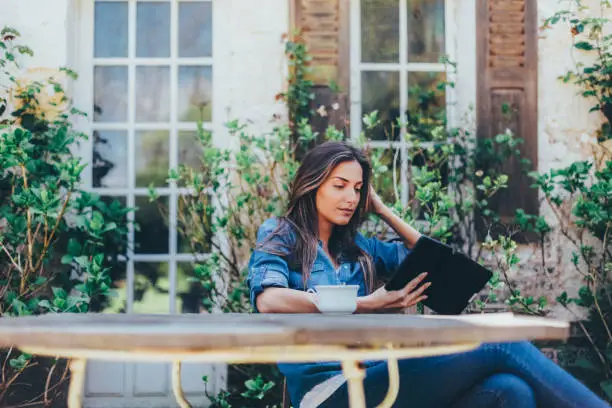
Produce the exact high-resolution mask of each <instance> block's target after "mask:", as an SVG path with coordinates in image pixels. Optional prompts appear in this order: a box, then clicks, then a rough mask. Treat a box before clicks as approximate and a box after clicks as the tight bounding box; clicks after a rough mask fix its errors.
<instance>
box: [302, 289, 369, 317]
mask: <svg viewBox="0 0 612 408" xmlns="http://www.w3.org/2000/svg"><path fill="white" fill-rule="evenodd" d="M358 290H359V285H315V287H314V290H313V289H308V292H310V293H314V294H315V296H314V300H313V301H314V304H315V305H316V306H317V309H319V311H320V312H321V313H325V314H351V313H353V312H354V311H355V310H357V291H358Z"/></svg>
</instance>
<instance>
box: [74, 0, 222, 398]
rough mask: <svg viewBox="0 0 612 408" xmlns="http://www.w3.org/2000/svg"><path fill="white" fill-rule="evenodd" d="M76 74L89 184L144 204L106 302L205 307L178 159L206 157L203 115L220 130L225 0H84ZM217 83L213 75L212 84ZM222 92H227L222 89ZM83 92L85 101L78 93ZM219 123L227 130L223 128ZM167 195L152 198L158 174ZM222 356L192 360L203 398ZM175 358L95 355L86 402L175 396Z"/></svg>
mask: <svg viewBox="0 0 612 408" xmlns="http://www.w3.org/2000/svg"><path fill="white" fill-rule="evenodd" d="M78 5H79V8H78V15H79V19H78V20H79V26H80V28H79V29H78V30H76V32H78V33H79V35H80V38H79V41H78V44H79V46H78V47H77V48H78V49H77V50H76V53H78V56H79V61H80V62H79V68H78V70H79V72H80V74H81V77H80V79H79V81H78V82H77V86H78V87H79V90H78V92H77V93H78V99H77V102H78V104H79V106H80V107H81V109H83V110H86V111H88V113H89V119H88V121H87V123H86V124H85V125H84V127H85V131H87V132H88V133H89V134H90V136H91V137H90V143H89V145H88V146H87V147H86V148H85V149H84V150H85V152H84V155H85V160H86V161H87V162H88V163H91V166H90V168H89V170H88V172H87V175H88V179H87V183H88V185H89V187H90V188H91V189H92V190H93V191H95V192H98V193H100V194H101V195H102V196H103V197H105V198H107V199H108V200H109V202H110V201H112V200H113V199H117V200H119V201H120V202H122V203H123V204H126V205H127V206H129V207H139V209H138V210H137V211H136V213H135V214H134V213H132V214H130V215H129V217H130V220H132V219H134V218H135V220H136V221H137V222H138V223H139V224H140V230H139V231H136V230H134V228H130V231H129V239H128V245H127V256H128V257H127V259H128V261H127V262H126V263H125V268H123V269H122V270H120V271H116V272H115V276H114V277H113V281H114V282H115V283H116V286H117V288H116V289H117V293H118V296H117V297H116V298H114V299H113V300H112V301H111V302H110V304H108V305H107V306H106V307H105V310H104V312H105V313H197V312H198V311H199V304H200V293H199V291H198V289H197V287H196V286H193V284H192V283H189V282H188V281H187V276H188V275H189V268H190V267H191V265H190V262H191V260H192V258H193V257H192V256H191V254H189V253H186V251H187V250H188V249H187V247H186V246H185V245H184V243H183V242H182V240H181V237H179V236H177V231H176V229H175V228H168V227H167V226H166V225H167V224H166V223H165V222H164V218H167V219H168V220H169V224H170V225H171V226H172V225H175V223H176V218H177V197H178V195H179V194H180V191H179V190H178V188H177V187H176V186H175V185H172V184H168V183H167V181H166V179H167V174H168V170H169V168H176V167H177V166H178V164H179V163H189V162H191V161H193V160H197V158H198V147H197V144H196V138H195V130H196V121H198V120H200V119H201V120H203V121H204V123H205V127H206V128H208V129H211V130H213V138H215V139H216V138H218V137H215V135H214V133H215V132H216V130H217V129H218V128H217V127H216V124H217V122H215V119H216V120H217V121H218V119H217V118H218V117H219V115H218V105H219V102H218V96H219V95H220V94H221V88H222V87H218V86H217V83H218V81H217V80H216V79H215V78H216V72H217V66H216V64H215V61H216V55H217V50H218V45H217V43H218V38H217V37H218V35H217V33H216V30H215V29H214V27H216V24H213V22H214V21H216V20H217V17H216V16H217V14H218V13H219V10H218V9H219V8H220V7H223V6H222V5H223V1H213V0H147V1H143V0H104V1H102V0H81V2H80V3H78ZM213 84H214V86H213ZM221 97H222V96H221ZM79 102H80V103H79ZM219 133H221V132H219ZM151 184H152V185H153V186H155V187H156V188H157V189H158V191H159V193H160V194H161V196H162V201H163V203H164V204H165V210H164V212H165V214H163V215H162V214H160V211H159V209H158V207H157V205H156V204H150V203H149V202H148V197H147V194H148V193H147V191H148V186H149V185H151ZM224 372H225V367H224V366H213V365H205V364H188V363H187V364H185V365H184V367H183V373H182V378H183V380H182V381H183V388H184V391H185V393H186V395H187V397H188V399H189V400H190V401H191V402H192V403H193V404H194V406H205V405H206V404H207V399H206V398H205V395H204V383H203V381H202V377H203V376H207V377H208V378H209V385H208V390H209V392H212V393H214V392H215V391H216V390H217V389H218V388H219V386H220V385H221V384H222V382H224ZM170 379H171V376H170V366H169V365H168V364H140V363H138V364H133V363H125V364H124V363H113V362H96V361H94V362H90V364H89V365H88V367H87V380H86V386H85V396H86V397H85V406H86V407H174V406H176V403H175V402H174V397H173V395H172V387H171V381H170Z"/></svg>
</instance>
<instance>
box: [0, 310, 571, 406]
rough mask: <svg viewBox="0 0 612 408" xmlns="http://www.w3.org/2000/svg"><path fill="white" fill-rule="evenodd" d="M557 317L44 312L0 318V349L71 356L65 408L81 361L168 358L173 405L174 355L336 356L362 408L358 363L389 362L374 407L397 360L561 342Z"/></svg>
mask: <svg viewBox="0 0 612 408" xmlns="http://www.w3.org/2000/svg"><path fill="white" fill-rule="evenodd" d="M568 334H569V325H568V324H567V323H566V322H561V321H555V320H551V319H543V318H530V317H518V316H513V315H512V314H486V315H466V316H452V317H450V316H415V315H346V316H331V315H314V314H299V315H272V314H269V315H265V314H212V315H210V314H199V315H136V314H131V315H126V314H112V315H111V314H55V315H54V314H47V315H44V316H28V317H19V318H2V319H0V347H18V348H19V349H21V350H23V351H26V352H29V353H32V354H37V355H47V356H60V357H65V358H72V359H73V361H72V362H71V372H72V375H71V382H70V391H69V396H68V406H69V407H70V408H76V407H80V406H81V405H82V392H83V385H84V377H85V363H86V360H87V359H91V358H95V359H107V360H123V361H125V360H131V361H171V362H173V370H172V386H173V391H174V394H175V396H176V399H177V402H178V404H179V406H181V407H183V408H185V407H190V405H189V403H188V402H187V401H186V400H185V397H184V395H183V392H182V390H181V386H180V384H181V382H180V362H181V361H185V360H186V361H189V362H195V361H201V362H208V363H218V362H226V363H276V362H304V361H340V362H341V363H342V368H343V372H344V375H345V377H346V379H347V382H348V386H349V398H350V403H351V407H355V408H363V407H365V398H364V390H363V381H362V380H363V377H364V372H363V370H362V369H360V368H359V365H358V363H359V361H362V360H388V361H389V375H390V386H389V391H388V394H387V398H385V400H384V401H383V403H382V404H381V405H379V406H380V407H390V406H391V405H392V404H393V402H394V401H395V398H396V396H397V392H398V388H399V375H398V369H397V360H398V359H401V358H411V357H423V356H431V355H441V354H449V353H456V352H462V351H467V350H471V349H474V348H476V347H478V345H480V344H481V343H484V342H501V341H518V340H529V339H547V340H562V339H566V338H567V337H568Z"/></svg>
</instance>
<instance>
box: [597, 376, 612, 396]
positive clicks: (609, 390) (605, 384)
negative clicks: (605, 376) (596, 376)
mask: <svg viewBox="0 0 612 408" xmlns="http://www.w3.org/2000/svg"><path fill="white" fill-rule="evenodd" d="M599 385H600V386H601V389H602V390H603V392H604V394H606V397H607V398H608V400H612V380H606V381H602V382H600V383H599Z"/></svg>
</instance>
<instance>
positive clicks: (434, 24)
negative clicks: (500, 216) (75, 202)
mask: <svg viewBox="0 0 612 408" xmlns="http://www.w3.org/2000/svg"><path fill="white" fill-rule="evenodd" d="M557 7H558V1H557V0H539V1H537V2H536V1H535V0H146V1H145V0H52V1H49V0H3V1H2V3H1V8H0V26H5V25H9V26H11V27H14V28H16V29H17V30H18V31H20V33H21V34H22V38H23V42H24V43H25V44H27V45H28V46H30V47H31V48H32V49H33V50H34V52H35V55H34V57H33V58H29V59H28V60H27V61H26V62H25V66H24V68H26V69H35V68H37V67H47V68H55V67H60V66H68V67H70V68H72V69H74V70H75V71H77V72H78V73H79V75H80V77H79V80H78V81H76V82H75V83H72V84H71V85H70V88H69V91H70V93H71V95H72V96H73V97H74V100H75V102H76V105H77V106H78V107H79V108H80V109H82V110H84V111H86V112H87V113H88V115H89V116H88V119H87V120H80V121H79V122H78V127H79V128H80V129H81V130H83V131H85V132H87V133H89V134H90V135H91V136H92V137H91V138H90V140H91V141H90V143H89V144H88V145H85V146H82V148H81V150H80V154H82V155H83V157H84V158H85V160H86V161H87V162H88V163H90V166H89V168H88V170H87V172H86V179H85V183H86V186H87V188H89V189H92V190H94V191H97V192H99V193H100V194H102V195H103V196H105V197H116V198H119V199H120V200H121V201H122V202H124V203H125V204H127V205H128V206H138V207H139V208H140V210H139V212H137V213H136V214H135V215H134V217H135V219H136V221H138V222H139V223H140V224H141V225H142V228H141V230H140V231H131V232H130V242H133V243H136V244H138V246H137V248H138V249H137V250H131V251H130V253H129V254H128V255H129V261H128V262H127V263H126V269H125V275H124V276H122V277H120V279H119V281H120V282H122V287H121V290H120V296H119V298H118V299H116V302H114V303H113V305H112V306H111V307H109V310H107V312H109V313H110V312H125V313H186V312H197V308H195V307H194V306H193V305H194V304H197V300H196V301H194V299H192V298H190V293H189V287H188V285H187V284H186V276H187V273H188V268H189V261H190V260H191V255H190V254H189V253H187V251H186V250H185V249H184V246H183V245H182V242H181V239H180V237H178V236H177V233H176V231H174V230H173V229H171V228H170V229H168V228H167V227H165V226H164V225H165V224H164V220H163V217H162V216H160V215H159V214H158V213H157V210H156V209H155V208H152V207H151V206H152V204H148V201H147V194H148V193H147V190H148V186H149V184H151V183H153V185H154V186H155V187H157V188H158V189H159V192H160V193H161V195H162V196H164V197H165V198H164V199H165V200H166V203H167V207H168V214H167V216H168V219H169V220H170V223H171V224H173V223H175V220H176V213H177V195H178V194H179V192H178V190H177V189H176V188H173V187H172V186H169V185H167V184H166V181H165V180H166V175H167V171H168V169H170V168H175V167H176V166H177V165H178V164H179V163H189V162H190V160H194V157H195V158H197V145H196V141H195V137H194V134H195V130H196V122H197V121H198V120H202V121H203V122H204V126H205V127H206V128H208V129H211V130H212V132H213V139H214V141H215V143H216V144H218V145H219V146H224V147H229V146H231V145H232V140H231V137H230V135H229V134H228V132H227V131H226V129H225V128H224V123H226V122H227V121H229V120H233V119H240V120H241V121H243V122H245V123H247V124H249V126H250V127H251V129H252V130H253V131H255V132H257V131H266V130H268V129H270V128H271V126H273V125H274V122H273V120H272V118H279V117H280V118H281V120H282V119H283V118H286V117H287V112H286V108H285V106H284V105H283V104H281V103H279V102H277V101H276V99H275V96H276V95H277V94H278V93H279V92H282V91H283V90H284V89H285V79H286V73H287V61H286V59H285V55H284V44H283V38H284V37H285V36H286V35H287V34H288V33H291V32H292V31H293V30H294V29H296V28H297V29H300V30H301V31H302V33H303V37H304V40H305V41H306V43H307V44H308V45H309V46H310V48H311V52H312V55H313V58H314V60H313V66H314V68H315V70H314V72H313V78H314V80H315V82H316V84H317V85H318V87H319V88H318V91H317V92H319V91H321V90H322V91H323V92H324V91H325V89H326V87H327V86H328V85H329V84H330V83H334V84H337V87H338V88H339V89H340V93H342V94H344V95H345V96H346V98H347V99H346V100H347V101H348V103H347V104H346V106H345V107H344V109H345V110H346V114H347V116H348V117H350V119H351V124H352V125H351V137H357V135H358V134H359V132H360V123H361V120H360V117H361V115H362V114H363V113H366V112H369V111H371V110H374V109H376V110H378V111H379V112H381V114H382V115H386V117H387V118H391V119H394V118H395V117H397V116H398V115H400V112H405V111H406V109H408V107H409V106H410V104H411V103H412V101H411V100H410V97H409V93H408V88H409V87H411V86H413V85H421V86H424V87H427V86H431V85H432V84H433V83H434V82H436V81H437V80H440V79H448V80H451V81H453V82H454V83H455V87H454V88H452V89H447V91H446V95H445V97H446V101H445V103H446V105H447V111H448V115H449V122H450V123H451V124H456V125H465V126H471V127H474V128H477V129H478V131H479V132H481V133H482V134H484V135H492V134H494V133H495V132H499V131H503V130H504V129H505V128H506V127H509V128H512V130H514V131H516V132H517V133H518V134H519V135H520V136H521V137H523V138H524V139H525V141H526V143H525V145H524V149H525V150H524V153H525V154H526V155H527V156H528V157H530V158H531V159H532V161H533V163H534V165H535V166H536V168H537V169H538V170H540V171H546V170H547V169H550V168H554V167H560V166H563V165H565V164H569V163H571V162H572V161H575V160H578V159H584V158H586V157H588V156H589V154H590V152H591V146H592V142H593V141H594V139H595V136H594V131H595V129H597V128H598V126H599V123H600V118H599V117H597V116H596V114H589V113H588V110H589V106H590V104H589V102H588V101H586V100H584V99H582V98H579V97H577V96H576V94H577V90H576V88H575V87H573V86H571V85H568V84H563V83H562V82H560V81H558V79H557V78H558V77H559V76H560V75H563V74H565V72H566V71H567V70H568V69H571V68H572V67H573V66H574V64H575V59H576V55H575V51H574V53H572V50H571V44H572V35H571V32H570V30H569V28H568V29H565V27H564V26H563V25H559V26H558V27H556V28H554V29H551V30H546V31H545V32H540V30H539V29H538V26H539V24H540V23H541V21H542V20H543V19H544V18H546V17H549V16H551V15H552V14H553V13H554V12H555V11H556V10H557ZM381 22H385V24H384V25H383V24H381ZM443 55H448V57H449V59H450V60H451V61H454V62H456V64H457V68H456V69H451V68H450V66H449V65H448V64H444V63H442V62H440V57H442V56H443ZM375 95H376V97H375ZM502 105H509V106H511V107H512V109H513V110H514V111H516V112H518V116H517V117H518V119H516V118H515V119H512V120H510V121H508V122H504V120H505V119H504V118H500V117H497V116H496V112H497V111H499V109H500V108H501V106H502ZM402 140H403V139H401V137H400V138H398V140H394V141H391V142H389V141H385V140H374V141H372V145H373V146H374V147H378V148H385V149H388V148H389V147H391V148H393V149H399V150H400V153H401V157H402V171H401V174H400V178H401V182H402V186H403V188H402V198H403V199H404V200H407V199H408V194H409V189H408V186H407V184H408V173H407V167H408V158H407V157H404V155H405V151H406V145H405V142H403V141H402ZM111 163H112V165H109V164H111ZM513 188H517V190H515V191H514V193H515V194H514V196H515V197H518V196H520V197H522V198H521V200H523V201H521V202H520V206H522V207H524V208H531V209H534V210H535V211H539V212H540V213H541V214H543V215H546V214H547V211H549V210H548V209H547V208H546V207H544V206H542V207H540V204H539V201H538V197H537V196H535V197H534V196H529V194H527V195H524V194H521V191H520V188H521V186H520V185H518V186H514V187H513ZM521 250H524V251H526V252H529V251H530V249H529V248H528V247H525V248H524V249H521ZM545 256H547V257H551V258H552V259H557V258H559V259H561V258H564V257H567V258H568V259H567V260H566V262H568V264H569V256H570V255H569V254H567V253H564V251H563V246H562V245H561V244H555V243H554V242H553V244H552V245H551V246H550V247H548V248H547V249H546V253H545ZM152 273H153V274H156V276H158V279H160V284H159V285H158V286H160V287H163V288H165V290H164V291H154V290H151V288H150V287H148V286H147V285H148V280H147V279H146V277H147V276H148V275H150V274H152ZM527 278H528V276H527V277H526V279H527ZM561 278H562V279H565V277H561ZM534 284H536V283H534ZM87 370H88V371H87V381H86V385H85V387H86V389H85V398H86V400H85V406H87V407H170V406H174V402H173V401H174V399H173V397H172V393H171V385H170V367H169V366H168V365H165V364H122V363H109V362H92V364H90V365H89V366H88V368H87ZM204 375H206V376H208V377H209V386H208V387H209V388H208V389H209V391H210V392H215V390H216V389H219V388H220V387H223V384H224V382H225V369H224V367H223V366H206V365H195V364H191V365H189V364H186V365H185V366H184V368H183V376H182V377H183V387H184V390H185V392H186V395H187V397H188V398H189V399H190V400H191V401H193V402H194V403H195V404H201V405H202V406H204V405H205V404H206V398H205V397H204V396H203V383H202V381H201V378H202V376H204Z"/></svg>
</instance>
